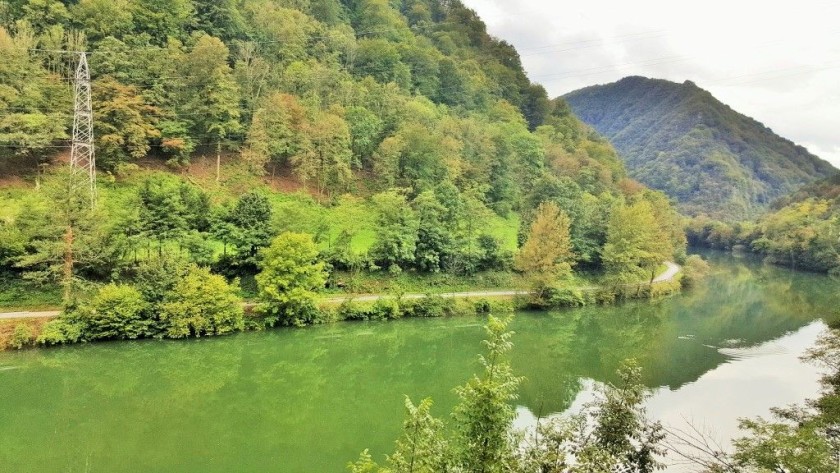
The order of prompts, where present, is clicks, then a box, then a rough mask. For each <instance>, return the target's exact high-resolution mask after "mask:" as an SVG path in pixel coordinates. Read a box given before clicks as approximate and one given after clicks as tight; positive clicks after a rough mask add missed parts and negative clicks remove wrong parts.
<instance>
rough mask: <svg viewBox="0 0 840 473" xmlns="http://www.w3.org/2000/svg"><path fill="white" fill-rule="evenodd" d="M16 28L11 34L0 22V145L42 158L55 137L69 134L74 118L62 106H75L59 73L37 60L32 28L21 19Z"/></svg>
mask: <svg viewBox="0 0 840 473" xmlns="http://www.w3.org/2000/svg"><path fill="white" fill-rule="evenodd" d="M55 3H57V4H58V5H59V6H61V7H62V8H63V5H61V4H60V3H58V2H55ZM16 30H17V31H16V34H15V35H11V34H10V33H9V32H8V31H7V30H6V29H5V28H3V27H2V26H0V57H2V58H3V60H2V61H0V78H2V79H0V82H2V86H0V148H8V149H9V150H10V151H12V152H13V153H14V154H17V155H29V156H31V157H35V158H38V159H39V160H43V159H45V158H46V157H47V156H48V154H49V153H51V152H52V151H54V150H52V149H51V148H50V147H51V146H52V145H53V143H54V142H55V141H57V140H61V139H67V138H68V136H69V135H68V134H67V129H68V127H69V125H70V123H71V122H70V119H69V117H67V115H66V113H64V112H63V110H67V109H70V108H71V107H72V101H71V100H72V99H71V95H70V93H69V90H68V89H67V88H66V87H65V86H62V84H61V82H62V81H61V80H60V78H59V76H58V75H56V74H50V73H49V71H47V70H46V69H45V68H43V67H41V62H40V61H38V60H36V56H35V53H33V52H32V51H31V50H32V49H34V48H37V47H39V46H38V40H37V38H36V37H35V33H34V32H33V31H32V28H31V27H30V26H29V25H28V24H27V23H26V22H19V23H18V24H17V25H16Z"/></svg>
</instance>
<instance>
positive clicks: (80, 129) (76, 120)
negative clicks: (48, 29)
mask: <svg viewBox="0 0 840 473" xmlns="http://www.w3.org/2000/svg"><path fill="white" fill-rule="evenodd" d="M78 54H79V64H78V66H76V75H75V78H74V79H73V102H74V106H73V143H72V148H71V150H70V172H71V175H72V179H73V183H72V185H73V186H75V187H76V188H77V189H79V190H82V189H81V188H86V189H85V190H86V191H87V192H90V202H91V205H95V204H96V159H95V156H94V148H93V107H92V105H91V97H90V69H89V68H88V62H87V53H85V52H79V53H78ZM83 192H84V191H83Z"/></svg>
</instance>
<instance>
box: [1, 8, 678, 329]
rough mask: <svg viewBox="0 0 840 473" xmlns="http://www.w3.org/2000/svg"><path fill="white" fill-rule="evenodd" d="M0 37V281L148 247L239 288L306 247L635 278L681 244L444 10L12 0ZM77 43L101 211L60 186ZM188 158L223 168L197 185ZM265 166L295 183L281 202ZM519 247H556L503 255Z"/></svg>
mask: <svg viewBox="0 0 840 473" xmlns="http://www.w3.org/2000/svg"><path fill="white" fill-rule="evenodd" d="M0 25H2V27H0V57H2V58H3V59H2V61H0V162H4V163H6V164H7V163H22V164H21V165H23V164H26V163H28V166H29V170H30V171H31V174H29V175H27V174H26V173H25V172H24V171H23V170H22V169H14V168H13V166H9V165H6V166H5V167H0V169H9V170H10V171H12V172H16V173H18V175H22V176H23V180H22V182H23V184H22V188H21V184H20V182H21V181H20V180H18V181H15V182H17V184H15V185H17V186H18V188H15V189H12V190H8V191H6V193H0V275H2V273H8V274H11V277H14V278H18V277H19V276H21V275H25V276H27V277H32V278H36V277H37V279H38V280H39V281H43V282H44V283H45V284H46V283H48V282H50V281H52V283H53V284H54V283H55V282H57V281H61V282H63V283H64V285H65V295H67V294H70V292H71V291H69V289H67V288H68V287H70V285H71V284H73V283H74V281H76V280H77V279H83V280H85V281H86V282H93V283H104V282H111V281H118V282H121V283H127V284H141V283H142V281H141V280H142V276H139V274H142V273H143V272H142V271H141V270H140V269H138V268H141V267H143V266H144V265H148V264H149V261H153V260H155V259H156V257H157V259H163V260H165V261H168V260H171V259H173V258H186V259H187V260H188V262H189V263H190V264H193V265H198V266H202V267H210V268H212V270H213V271H214V272H216V273H219V274H224V275H225V276H228V277H229V278H231V279H232V278H234V277H236V276H243V277H251V276H254V275H255V274H256V273H257V272H259V271H260V270H261V269H262V270H265V269H266V268H265V266H266V265H268V264H269V263H267V262H266V261H265V260H264V259H263V258H264V256H265V255H273V256H277V255H280V256H277V257H278V258H281V257H285V256H287V253H288V251H292V250H294V249H295V248H298V247H299V248H298V249H300V248H303V249H300V252H299V255H304V256H300V258H302V259H303V260H305V259H307V258H308V256H306V255H311V254H313V252H314V254H315V255H316V256H317V259H318V260H319V261H321V262H323V263H327V264H328V265H329V268H330V269H331V270H334V271H349V272H353V274H356V273H358V272H359V271H363V270H364V271H368V272H370V273H372V274H377V272H378V271H381V270H386V271H389V272H390V273H392V274H397V273H400V272H403V271H410V272H411V273H412V274H416V273H426V274H433V273H439V272H443V273H451V274H457V275H459V276H460V275H467V274H473V273H476V272H478V271H502V272H510V271H512V270H513V269H514V266H515V268H516V269H517V270H518V271H519V272H521V273H531V272H534V273H540V274H541V277H542V279H539V278H537V279H539V280H541V281H550V282H551V283H552V284H553V283H554V282H556V281H557V280H559V277H560V275H566V276H568V275H569V273H570V271H571V268H572V267H575V268H585V269H589V270H593V271H606V272H607V273H609V274H610V275H611V276H614V277H615V278H616V281H625V282H626V281H637V280H640V279H646V278H648V277H649V275H650V274H651V272H652V271H655V270H656V268H657V266H658V265H659V264H660V263H661V262H662V261H663V260H665V259H669V258H671V257H673V256H674V255H675V253H680V252H681V250H682V249H683V248H684V240H685V238H684V234H683V232H682V229H681V228H680V225H679V219H678V217H677V214H676V212H675V211H674V209H673V208H672V207H671V206H670V203H669V201H668V199H667V198H665V196H664V195H663V194H661V193H659V192H654V191H651V190H649V189H647V188H645V187H643V186H641V185H639V184H638V183H635V182H634V181H631V180H629V179H627V178H626V176H625V170H624V167H623V165H622V163H621V161H620V160H619V159H618V156H617V155H616V153H615V151H614V150H613V148H612V147H611V145H610V144H609V143H608V142H607V141H606V140H604V139H603V138H601V137H600V136H599V135H598V134H597V133H596V132H595V131H593V130H592V129H591V128H590V127H588V126H586V125H584V124H583V123H582V122H580V121H579V120H578V119H577V118H576V117H575V116H574V115H573V114H572V113H571V110H570V109H569V107H568V105H567V104H566V103H565V102H564V101H563V100H562V99H556V100H549V99H548V97H547V95H546V92H545V90H544V89H543V88H542V87H541V86H539V85H536V84H533V83H531V82H530V81H529V80H528V78H527V77H526V75H525V73H524V72H523V69H522V66H521V63H520V60H519V55H518V53H517V52H516V51H515V49H514V48H513V47H512V46H510V45H509V44H507V43H505V42H504V41H501V40H498V39H495V38H493V37H491V36H489V35H488V34H487V31H486V28H485V25H484V23H483V22H482V21H481V20H480V19H479V18H478V17H477V16H476V14H475V12H473V11H472V10H469V9H467V8H466V7H464V6H463V5H462V4H461V3H460V2H459V1H457V0H405V1H402V2H393V1H388V0H342V1H339V0H223V1H215V0H213V1H211V0H168V1H160V0H80V1H78V2H60V1H57V0H12V1H11V2H5V3H3V4H2V5H0ZM76 51H87V52H89V54H88V55H87V57H88V62H89V64H90V70H91V74H92V91H93V92H92V94H93V115H94V132H95V133H94V134H95V137H96V153H97V154H96V159H97V168H98V170H99V176H100V183H101V185H100V191H101V192H100V197H101V198H100V199H99V201H98V204H97V206H95V208H94V209H93V210H91V209H90V208H89V207H85V206H81V205H78V204H79V202H80V201H81V200H80V198H79V196H76V195H70V194H72V193H73V192H75V191H76V190H77V189H79V187H78V186H72V185H71V186H67V185H62V184H61V178H62V177H61V172H60V170H61V169H63V168H66V166H65V163H64V161H63V160H62V159H59V158H60V157H61V156H62V155H66V154H67V152H68V135H69V134H70V127H71V122H72V113H71V111H72V103H71V102H72V91H71V87H70V83H69V79H70V78H71V77H72V75H73V71H74V68H75V63H76V61H77V60H78V55H77V54H76V53H75V52H76ZM198 155H200V156H205V157H206V156H208V155H209V156H211V157H213V158H214V159H213V161H214V162H215V163H216V164H215V173H207V172H206V169H205V172H204V174H201V175H197V173H192V174H191V169H192V167H191V166H193V165H196V163H197V162H198V161H199V160H197V159H196V156H198ZM217 157H219V158H217ZM13 158H14V159H13ZM221 158H223V159H221ZM200 162H201V163H206V162H207V160H205V159H204V158H202V159H201V161H200ZM163 163H166V165H167V166H168V168H166V169H169V170H170V171H172V172H171V173H169V174H167V173H164V172H159V171H160V169H163V168H165V167H164V166H163ZM36 164H37V166H36ZM42 168H43V169H45V171H39V176H41V177H39V178H38V179H36V178H35V177H33V175H34V172H35V170H36V169H39V170H41V169H42ZM149 168H153V169H156V170H157V171H158V172H152V171H151V170H150V169H149ZM275 173H276V174H277V175H282V176H285V177H288V176H292V177H293V179H294V180H295V182H294V184H295V186H296V187H295V186H293V187H294V188H293V189H292V190H302V191H303V192H301V193H299V194H296V195H295V196H288V195H282V194H280V193H277V192H275V190H276V189H278V188H279V187H280V186H279V185H275V186H274V187H272V185H274V184H277V182H276V181H273V180H272V179H273V175H274V174H275ZM208 174H215V175H214V176H212V177H209V179H208ZM269 176H272V177H269ZM285 177H284V178H285ZM39 179H40V180H39ZM41 180H42V181H43V182H42V183H41ZM41 184H42V185H41ZM39 185H40V187H41V188H43V189H44V190H43V191H41V190H39ZM68 189H69V190H68ZM56 203H61V205H57V204H56ZM4 204H6V205H4ZM3 207H5V208H3ZM500 222H501V223H500ZM499 223H500V224H499ZM517 226H518V227H519V231H518V238H517V229H516V227H517ZM500 227H504V228H503V229H502V230H501V231H500V230H499V228H500ZM510 228H512V231H508V230H507V229H510ZM558 231H559V232H561V233H563V235H555V234H556V233H557V232H558ZM291 233H293V234H294V235H290V234H291ZM300 234H308V235H306V236H303V237H301V236H300ZM610 235H612V240H610V238H611V237H610ZM276 238H282V240H280V241H279V243H277V245H279V246H278V248H279V249H278V248H274V246H270V245H272V240H274V239H276ZM307 238H311V239H312V240H313V241H312V242H310V243H307ZM529 238H536V239H535V240H534V242H532V244H531V245H529V246H528V248H537V247H539V246H540V245H542V243H540V242H542V241H547V242H551V243H552V244H553V245H554V246H555V247H556V248H553V249H548V248H546V249H545V251H544V252H542V253H541V252H535V251H530V250H529V251H523V252H520V254H519V255H518V257H517V256H516V255H514V250H516V248H517V243H519V244H522V243H525V241H526V240H527V239H529ZM517 239H518V242H517V241H516V240H517ZM310 244H313V245H316V248H317V251H316V250H312V248H310V247H309V245H310ZM272 248H274V249H272ZM290 248H291V250H290ZM554 250H556V251H554ZM551 251H554V252H553V253H552V252H551ZM284 252H286V253H284ZM67 255H71V256H72V258H69V257H68V256H67ZM545 255H549V256H550V257H548V256H545ZM281 259H282V258H281ZM514 260H515V261H516V264H515V265H514ZM301 264H303V262H302V263H301ZM312 267H313V268H316V267H317V265H315V266H312ZM158 269H159V268H158ZM155 270H157V269H155ZM167 271H170V272H171V271H181V269H176V270H171V269H170V270H167ZM185 271H186V270H184V271H181V272H180V273H178V274H181V275H183V274H187V272H185ZM316 272H318V271H316ZM190 274H194V275H196V276H195V277H196V278H198V277H199V276H198V275H199V273H198V272H195V270H193V272H192V273H190ZM170 276H172V275H171V274H170ZM200 276H201V277H202V278H203V277H206V276H207V275H206V274H203V273H201V274H200ZM173 277H175V276H173ZM178 277H181V276H178ZM564 277H565V276H564ZM175 279H176V280H177V278H175ZM252 280H253V279H252ZM318 280H319V279H318V278H313V279H312V281H318ZM259 281H274V279H272V278H267V277H266V278H261V279H260V278H258V279H257V284H258V285H259V284H263V285H269V283H268V282H264V283H260V282H259ZM271 284H274V283H271ZM322 285H323V284H322ZM94 286H95V284H94ZM277 286H282V285H280V284H279V283H278V284H277ZM315 286H318V284H313V287H310V288H308V289H309V290H312V291H314V290H316V289H319V288H318V287H315ZM271 290H272V291H274V295H275V296H277V297H286V294H285V293H280V294H276V293H277V289H276V287H275V288H274V289H271ZM307 297H308V296H307ZM65 299H67V297H65ZM150 300H151V299H150ZM301 307H302V306H301ZM301 307H297V309H300V310H299V311H298V312H301V311H302V309H301ZM306 307H308V306H306ZM284 310H286V309H284ZM289 312H290V313H289V314H287V315H288V316H289V318H288V319H285V320H286V321H287V322H289V321H291V320H298V319H297V317H303V315H301V313H297V312H296V313H292V312H294V311H292V310H291V309H289ZM306 316H307V317H309V316H311V314H309V315H306Z"/></svg>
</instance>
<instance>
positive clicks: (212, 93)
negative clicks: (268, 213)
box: [181, 35, 242, 181]
mask: <svg viewBox="0 0 840 473" xmlns="http://www.w3.org/2000/svg"><path fill="white" fill-rule="evenodd" d="M228 56H229V51H228V48H227V46H225V44H224V43H222V42H221V40H219V39H218V38H215V37H213V36H209V35H204V36H202V37H201V38H199V39H198V41H197V42H196V43H195V46H194V47H193V49H192V51H190V53H189V54H187V56H186V57H185V59H184V64H183V65H182V66H181V69H182V72H183V74H184V75H185V76H187V79H186V82H185V85H186V94H187V95H186V100H185V103H184V107H183V108H184V111H185V113H186V114H189V115H190V116H191V117H192V122H193V124H194V127H193V128H194V133H195V135H196V136H200V137H203V138H204V139H205V140H207V141H208V142H209V143H213V144H215V145H216V181H219V179H220V178H221V149H222V143H223V142H224V141H225V140H227V139H228V138H231V137H232V136H233V135H234V134H236V133H238V132H239V131H240V130H241V128H242V126H241V124H240V123H239V113H240V112H239V86H238V85H237V84H236V81H235V80H234V78H233V71H232V70H231V68H230V66H229V65H228Z"/></svg>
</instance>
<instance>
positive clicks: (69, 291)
mask: <svg viewBox="0 0 840 473" xmlns="http://www.w3.org/2000/svg"><path fill="white" fill-rule="evenodd" d="M61 282H62V284H63V286H64V304H65V305H69V304H70V301H71V299H72V297H73V225H72V224H68V225H67V230H66V231H65V232H64V272H63V275H62V281H61Z"/></svg>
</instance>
